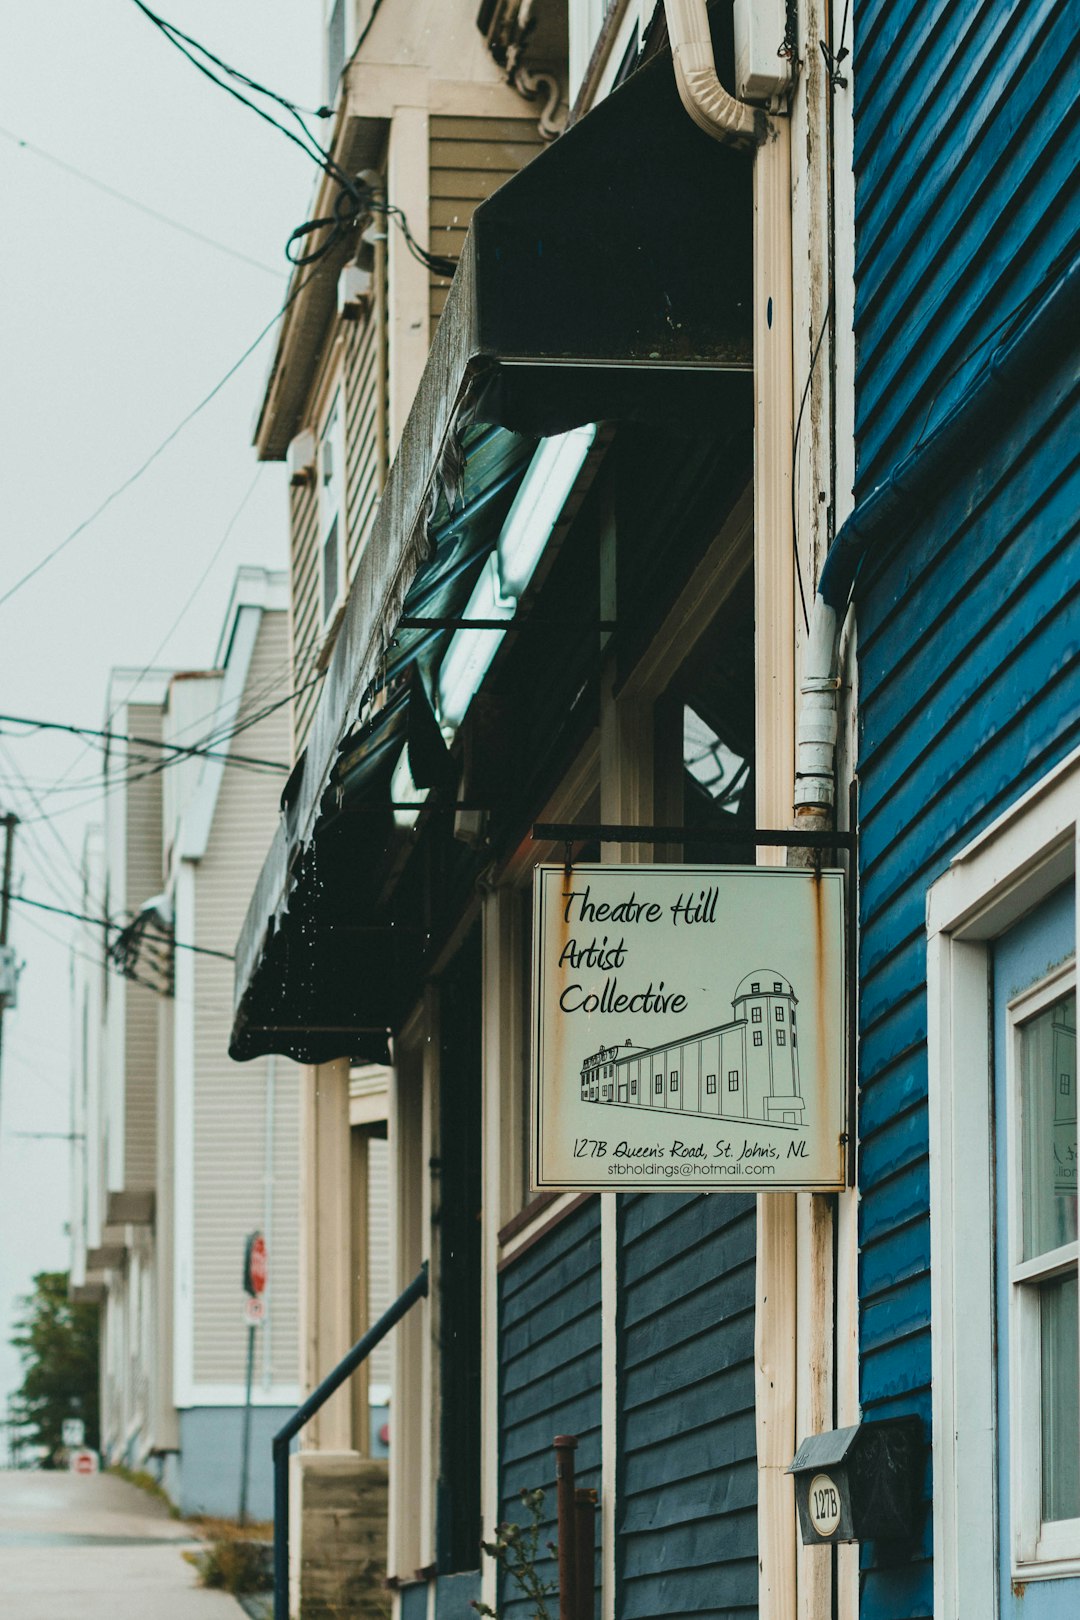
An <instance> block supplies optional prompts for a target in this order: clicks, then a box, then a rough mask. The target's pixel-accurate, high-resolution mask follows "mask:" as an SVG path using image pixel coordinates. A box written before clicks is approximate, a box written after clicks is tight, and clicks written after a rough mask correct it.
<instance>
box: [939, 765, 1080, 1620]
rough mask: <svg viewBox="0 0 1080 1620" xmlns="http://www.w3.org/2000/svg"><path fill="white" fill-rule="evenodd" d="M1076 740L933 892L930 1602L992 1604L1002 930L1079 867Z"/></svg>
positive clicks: (971, 1612) (948, 1619)
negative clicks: (996, 955) (991, 1008)
mask: <svg viewBox="0 0 1080 1620" xmlns="http://www.w3.org/2000/svg"><path fill="white" fill-rule="evenodd" d="M1078 822H1080V750H1078V751H1076V752H1075V753H1073V754H1072V755H1070V756H1069V758H1068V759H1066V760H1064V761H1062V763H1061V764H1060V765H1058V766H1057V767H1056V768H1055V769H1054V770H1053V771H1051V772H1050V773H1049V774H1048V775H1047V777H1045V778H1044V779H1043V781H1042V782H1040V783H1038V784H1036V786H1035V787H1034V788H1032V789H1031V790H1030V791H1029V792H1028V793H1026V794H1024V795H1023V796H1022V798H1020V799H1019V800H1018V801H1017V802H1016V804H1014V805H1013V806H1012V807H1011V808H1010V809H1009V810H1007V811H1006V812H1005V814H1004V815H1002V816H1000V817H999V818H998V819H997V821H995V822H994V823H993V824H992V826H991V827H989V828H987V829H986V830H985V831H984V832H983V833H981V834H980V835H979V837H978V838H976V839H975V840H973V842H972V843H971V844H969V845H968V846H967V848H966V849H964V850H962V851H961V852H960V854H959V855H957V856H956V857H955V858H954V860H953V861H952V863H951V865H950V867H949V869H948V871H947V872H945V873H944V874H943V875H942V877H941V878H939V879H938V881H937V882H936V883H935V884H934V885H933V886H932V887H931V888H930V890H929V891H928V893H927V905H926V914H927V1015H928V1025H927V1032H928V1052H929V1126H930V1231H931V1321H932V1335H931V1343H932V1349H931V1354H932V1373H933V1423H934V1613H935V1615H936V1616H938V1620H968V1617H970V1616H975V1615H990V1614H993V1613H995V1612H996V1604H997V1560H998V1549H997V1538H996V1524H997V1519H998V1514H997V1512H996V1510H995V1508H994V1507H993V1506H992V1505H990V1504H988V1501H987V1497H988V1482H989V1493H990V1494H991V1495H994V1494H995V1483H994V1482H995V1481H996V1477H997V1475H996V1460H995V1459H996V1449H997V1443H996V1418H995V1361H994V1338H995V1335H994V1244H993V1232H994V1184H993V1165H994V1149H993V1143H994V1134H993V1117H992V1094H991V1087H992V1076H991V1062H992V1054H991V1050H990V1031H989V1021H988V1017H987V1008H988V1005H989V997H990V987H991V972H992V961H991V945H992V941H993V940H994V939H995V938H996V937H997V936H999V935H1000V934H1002V933H1003V932H1004V931H1005V930H1006V929H1008V928H1010V927H1011V926H1012V925H1013V924H1014V923H1015V922H1017V921H1018V920H1019V919H1020V918H1021V917H1023V916H1024V915H1025V914H1026V913H1027V912H1028V911H1030V910H1031V909H1032V907H1033V906H1035V905H1037V904H1038V903H1039V902H1040V901H1041V900H1043V899H1044V898H1045V897H1046V896H1047V895H1049V894H1050V893H1052V892H1053V891H1054V890H1055V889H1056V888H1058V887H1060V885H1061V884H1062V883H1064V882H1067V881H1068V879H1069V877H1070V875H1071V874H1073V873H1074V872H1075V870H1076V860H1077V848H1076V846H1077V825H1078Z"/></svg>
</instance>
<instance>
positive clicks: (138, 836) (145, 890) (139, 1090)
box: [124, 703, 162, 1191]
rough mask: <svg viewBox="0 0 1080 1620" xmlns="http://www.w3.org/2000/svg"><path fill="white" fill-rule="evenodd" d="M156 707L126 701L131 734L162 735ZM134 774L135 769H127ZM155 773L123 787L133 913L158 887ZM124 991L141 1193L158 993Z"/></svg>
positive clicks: (128, 1090) (152, 1143)
mask: <svg viewBox="0 0 1080 1620" xmlns="http://www.w3.org/2000/svg"><path fill="white" fill-rule="evenodd" d="M161 719H162V712H161V708H160V706H159V705H156V704H150V703H131V704H129V705H128V707H127V729H128V733H129V734H130V735H131V736H133V737H146V738H148V739H150V740H151V741H158V740H160V738H161ZM132 770H133V773H137V767H134V766H133V767H132ZM161 789H162V775H161V772H160V771H156V772H154V774H153V775H151V776H147V777H144V778H143V780H141V781H134V782H131V783H130V784H129V786H128V787H127V789H126V794H127V810H126V814H127V840H126V848H125V871H124V904H125V910H126V912H127V914H128V916H129V917H133V916H134V915H135V914H136V912H137V911H138V910H139V907H140V906H141V905H142V904H143V902H144V901H146V900H149V899H151V898H152V896H154V895H155V894H160V893H161V889H162V850H161ZM124 990H125V994H124V1069H125V1074H124V1186H125V1187H126V1188H129V1189H132V1190H139V1191H146V1190H147V1189H149V1188H152V1187H153V1186H154V1183H155V1174H156V1154H157V1132H156V1118H157V1050H158V996H157V993H156V991H155V990H153V989H148V988H147V987H146V986H144V985H142V984H139V983H137V982H135V981H134V980H132V981H129V982H128V983H127V984H126V985H125V987H124Z"/></svg>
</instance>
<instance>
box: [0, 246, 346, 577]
mask: <svg viewBox="0 0 1080 1620" xmlns="http://www.w3.org/2000/svg"><path fill="white" fill-rule="evenodd" d="M317 273H318V272H317V271H313V272H312V274H311V275H310V276H305V277H304V278H303V280H302V281H300V282H298V283H297V285H296V286H295V287H294V288H293V290H292V291H291V292H290V294H289V296H288V298H286V300H285V302H284V303H283V304H282V306H281V308H280V309H279V310H278V311H277V313H276V314H275V315H274V316H273V317H272V318H271V319H270V320H269V321H267V323H266V325H265V326H264V327H263V329H262V331H261V332H260V333H259V335H258V336H257V337H256V338H255V339H254V340H253V341H252V342H251V343H249V344H248V346H247V348H246V349H245V350H244V352H243V354H242V355H240V357H239V358H238V359H237V360H234V361H233V363H232V365H231V366H230V367H229V369H228V371H227V372H226V373H225V375H224V376H223V377H220V378H219V379H218V381H217V382H216V383H215V384H214V386H213V388H211V390H210V392H209V393H208V394H205V395H204V396H203V398H202V399H201V400H200V401H199V403H198V404H197V405H196V406H195V407H194V409H193V410H190V411H189V412H188V413H187V415H186V416H185V417H184V418H183V419H182V420H181V421H179V422H178V423H177V424H176V426H175V427H174V428H173V430H172V432H171V433H168V434H166V436H165V438H164V439H162V441H161V443H160V444H159V445H158V447H157V449H156V450H153V451H151V453H150V455H148V456H147V458H146V460H145V461H144V462H142V463H141V465H140V466H138V467H136V469H135V471H134V472H133V473H131V474H130V475H129V476H128V477H127V478H125V479H124V481H123V483H122V484H118V485H117V487H116V488H115V489H114V490H113V491H112V493H111V494H109V495H106V497H105V499H104V500H103V501H102V502H101V503H100V505H98V506H96V507H95V508H94V510H93V511H92V512H91V513H90V515H89V517H85V518H83V520H82V522H81V523H77V524H76V525H75V527H74V528H73V529H72V530H71V532H70V533H69V534H67V535H65V536H64V538H63V540H61V541H60V542H59V543H58V544H57V545H55V546H54V547H53V548H52V550H51V551H48V552H46V553H45V556H44V557H42V558H40V559H39V561H38V562H36V563H35V564H34V566H33V567H32V568H28V569H27V571H26V573H25V574H22V575H21V576H20V577H19V578H18V579H17V580H16V581H15V582H14V584H12V585H9V586H8V588H7V590H6V591H5V592H4V593H3V595H2V596H0V607H3V606H4V604H5V602H9V601H10V600H11V598H12V597H13V596H14V595H15V594H16V592H17V591H21V590H22V588H23V586H24V585H28V584H29V583H30V581H31V580H32V579H34V578H35V577H36V575H38V574H40V573H41V570H42V569H43V568H47V567H48V566H49V564H50V563H51V562H53V561H54V560H55V558H57V557H59V555H60V553H61V552H62V551H66V549H67V548H68V546H70V545H71V543H72V541H73V540H77V539H78V538H79V536H80V534H83V533H84V532H85V531H86V530H87V529H88V528H89V527H90V525H91V524H92V523H96V522H97V520H98V518H99V517H101V516H102V515H103V513H105V512H106V511H108V509H109V507H110V506H111V505H112V504H113V502H114V501H115V500H118V499H119V497H120V496H121V495H123V494H125V493H126V491H127V490H129V489H130V488H131V486H132V485H133V484H135V483H137V482H138V481H139V479H140V478H141V477H142V476H143V474H144V473H145V472H148V471H149V469H150V468H151V467H152V466H153V465H154V462H155V461H157V459H158V457H159V456H161V455H162V454H163V453H164V451H166V450H167V449H168V448H169V446H170V444H172V442H173V440H174V439H177V438H179V437H180V434H181V433H183V431H184V429H185V428H186V427H187V426H188V425H189V424H190V423H192V422H193V421H194V420H195V418H196V417H197V416H198V415H199V414H200V413H201V412H202V411H204V410H205V409H206V407H207V406H208V405H209V404H210V402H211V400H213V399H216V398H217V396H218V394H220V393H221V390H222V389H223V388H224V387H225V384H226V383H228V382H231V380H232V378H233V377H235V375H236V373H237V372H238V371H239V370H240V367H241V366H242V365H243V364H244V362H245V361H246V360H248V359H250V357H251V356H252V355H253V354H254V353H255V350H256V349H257V348H258V347H259V345H260V343H261V342H262V341H263V339H264V338H265V337H266V336H267V334H268V333H270V332H272V331H273V329H274V327H275V326H276V325H277V323H278V321H279V320H280V319H281V317H282V316H283V315H284V314H285V311H286V310H287V309H288V308H289V305H290V304H292V303H293V302H294V301H295V300H296V299H297V298H298V297H299V296H300V294H301V293H302V292H303V290H304V288H305V287H306V286H307V285H308V283H309V282H310V281H311V279H312V277H313V276H314V275H316V274H317Z"/></svg>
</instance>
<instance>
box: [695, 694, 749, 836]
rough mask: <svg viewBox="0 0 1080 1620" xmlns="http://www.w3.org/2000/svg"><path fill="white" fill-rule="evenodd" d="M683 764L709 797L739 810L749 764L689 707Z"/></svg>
mask: <svg viewBox="0 0 1080 1620" xmlns="http://www.w3.org/2000/svg"><path fill="white" fill-rule="evenodd" d="M683 764H684V765H685V767H686V769H687V770H688V771H689V772H690V775H691V776H692V777H693V778H694V780H695V782H697V783H698V785H699V786H700V787H702V788H704V789H705V792H706V793H707V794H708V795H709V798H710V799H712V800H714V802H715V803H716V804H718V805H720V806H721V807H722V808H723V809H725V810H737V809H738V807H739V801H740V799H741V798H742V793H743V789H744V788H745V786H746V779H747V774H748V771H747V764H746V761H745V760H744V759H740V757H739V755H738V754H736V753H734V752H733V751H732V749H730V748H729V747H728V746H727V744H726V743H724V742H721V740H720V738H719V737H718V736H717V735H716V732H715V731H714V730H713V729H712V727H711V726H710V725H709V724H708V723H707V722H706V721H705V720H703V719H702V718H701V716H700V714H698V713H697V711H696V710H695V709H692V708H691V707H690V705H689V704H687V705H686V706H685V708H684V709H683Z"/></svg>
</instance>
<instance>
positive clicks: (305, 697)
mask: <svg viewBox="0 0 1080 1620" xmlns="http://www.w3.org/2000/svg"><path fill="white" fill-rule="evenodd" d="M290 532H291V537H292V546H291V550H292V557H291V566H290V569H289V579H290V588H291V593H292V672H293V691H294V692H296V693H297V697H296V699H295V701H294V703H293V748H294V750H295V752H294V755H293V757H294V758H295V756H296V754H299V752H300V750H301V749H302V748H303V746H304V743H305V741H306V740H307V734H308V728H309V727H310V725H311V717H312V715H313V714H314V712H315V704H316V702H317V701H318V695H319V688H318V686H317V685H315V686H308V682H309V681H310V680H311V678H312V676H313V675H314V674H315V671H316V665H317V659H318V655H319V645H320V631H321V628H322V607H321V604H320V602H319V544H318V541H319V503H318V498H317V495H316V490H315V484H314V482H312V483H309V484H304V485H302V486H301V487H300V488H297V489H294V490H293V491H292V499H291V512H290ZM301 687H305V688H306V690H305V691H301V690H300V688H301Z"/></svg>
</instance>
